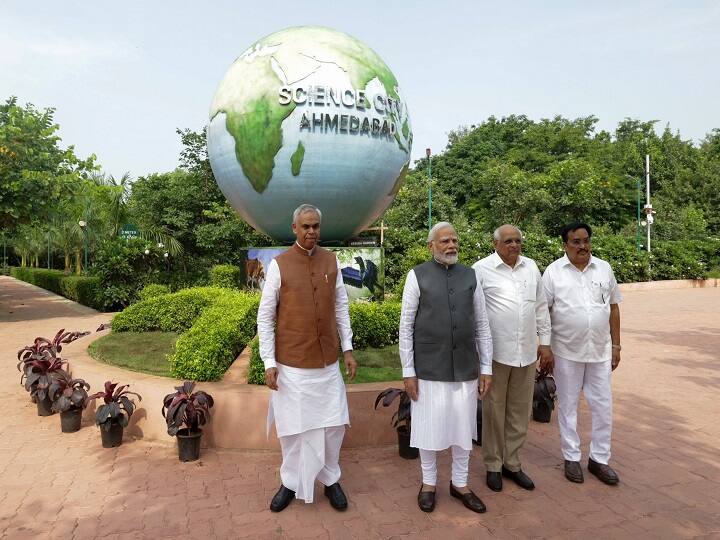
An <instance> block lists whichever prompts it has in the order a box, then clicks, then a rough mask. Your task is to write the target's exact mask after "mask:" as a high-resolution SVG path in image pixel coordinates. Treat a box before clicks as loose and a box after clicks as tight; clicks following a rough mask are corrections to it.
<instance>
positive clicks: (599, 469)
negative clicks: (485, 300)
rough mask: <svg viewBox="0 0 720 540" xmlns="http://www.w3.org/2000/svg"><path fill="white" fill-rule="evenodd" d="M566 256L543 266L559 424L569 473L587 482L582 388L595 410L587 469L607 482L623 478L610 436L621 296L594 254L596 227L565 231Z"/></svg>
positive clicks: (605, 266)
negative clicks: (580, 419) (580, 424)
mask: <svg viewBox="0 0 720 540" xmlns="http://www.w3.org/2000/svg"><path fill="white" fill-rule="evenodd" d="M561 236H562V240H563V247H564V248H565V256H563V257H562V258H560V259H558V260H556V261H555V262H553V263H552V264H550V265H549V266H548V267H547V268H546V269H545V274H544V275H543V286H544V289H545V294H546V296H547V300H548V305H549V307H550V319H551V321H552V339H551V342H550V344H551V346H552V350H553V353H554V355H555V370H554V373H555V383H556V385H557V395H558V405H559V411H558V423H559V425H560V438H561V447H562V453H563V457H564V458H565V476H566V477H567V479H568V480H570V481H571V482H577V483H580V482H582V481H583V473H582V469H581V467H580V459H581V456H582V454H581V451H580V437H579V436H578V434H577V407H578V401H579V399H580V390H582V391H583V394H584V395H585V400H586V401H587V403H588V405H589V406H590V412H591V414H592V440H591V442H590V456H589V460H588V471H590V473H592V474H594V475H595V476H597V477H598V478H599V479H600V480H601V481H602V482H604V483H606V484H608V485H615V484H617V483H618V481H619V478H618V475H617V473H616V472H615V471H614V470H613V469H612V468H611V467H610V466H609V465H608V462H609V461H610V440H611V435H612V392H611V372H612V370H614V369H615V368H617V367H618V364H619V363H620V308H619V306H618V304H619V303H620V302H622V295H621V294H620V290H619V289H618V284H617V281H616V280H615V275H614V274H613V271H612V268H610V265H609V264H608V263H607V262H605V261H603V260H601V259H598V258H597V257H593V256H592V253H591V245H590V238H591V237H592V229H591V228H590V226H589V225H587V224H585V223H571V224H570V225H567V226H565V227H564V228H563V230H562V233H561Z"/></svg>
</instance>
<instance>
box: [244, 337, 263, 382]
mask: <svg viewBox="0 0 720 540" xmlns="http://www.w3.org/2000/svg"><path fill="white" fill-rule="evenodd" d="M249 346H250V363H249V365H248V377H247V382H248V384H265V364H263V361H262V358H260V340H259V339H258V337H257V336H255V337H254V338H253V340H252V341H251V342H250V345H249Z"/></svg>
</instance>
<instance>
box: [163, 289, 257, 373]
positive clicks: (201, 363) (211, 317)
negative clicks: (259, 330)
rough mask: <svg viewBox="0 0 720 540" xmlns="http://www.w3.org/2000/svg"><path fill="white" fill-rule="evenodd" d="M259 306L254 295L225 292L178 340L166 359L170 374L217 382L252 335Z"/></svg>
mask: <svg viewBox="0 0 720 540" xmlns="http://www.w3.org/2000/svg"><path fill="white" fill-rule="evenodd" d="M176 294H179V293H176ZM163 298H164V297H163ZM259 304H260V296H259V295H257V294H246V293H241V292H239V291H228V290H225V292H224V294H222V295H220V296H219V297H218V299H217V301H216V302H215V303H214V304H213V305H212V306H210V307H208V308H207V309H205V310H204V311H203V313H202V315H201V316H200V317H199V318H198V320H197V321H196V322H195V324H193V325H192V328H190V330H188V331H187V332H186V333H185V334H183V335H182V336H180V339H178V341H177V343H176V344H175V354H173V355H171V356H170V357H169V359H170V366H171V369H172V373H173V375H174V376H175V377H178V378H180V379H192V380H195V381H216V380H218V379H220V378H221V377H222V376H223V374H224V373H225V371H226V370H227V368H228V366H230V364H231V363H232V362H233V360H234V359H235V358H236V357H237V355H238V354H239V353H240V351H242V350H243V348H245V346H246V345H247V343H248V342H249V341H250V340H251V339H252V338H253V336H254V335H255V320H256V319H257V310H258V305H259Z"/></svg>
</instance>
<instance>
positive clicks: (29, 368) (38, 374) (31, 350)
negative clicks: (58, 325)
mask: <svg viewBox="0 0 720 540" xmlns="http://www.w3.org/2000/svg"><path fill="white" fill-rule="evenodd" d="M89 333H90V332H65V329H64V328H62V329H60V330H58V332H57V333H56V334H55V337H54V338H53V339H52V340H49V339H47V338H44V337H36V338H35V341H34V342H33V344H32V345H29V346H27V347H23V348H22V349H20V350H19V351H18V353H17V358H18V364H17V368H18V371H20V373H21V374H22V375H21V376H20V384H23V385H24V386H25V389H26V390H28V392H30V399H31V400H32V401H33V403H36V402H37V403H38V414H39V415H40V416H49V415H51V414H52V410H51V408H50V406H51V403H50V399H49V396H48V394H47V390H48V388H49V387H50V383H51V382H52V380H53V378H54V376H55V373H57V371H58V370H59V369H62V367H63V365H64V364H67V362H64V361H63V360H62V359H61V358H60V356H59V353H60V352H61V351H62V344H63V343H71V342H73V341H75V340H76V339H78V338H81V337H83V336H86V335H88V334H89ZM38 396H40V398H41V399H40V401H38Z"/></svg>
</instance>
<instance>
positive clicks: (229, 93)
mask: <svg viewBox="0 0 720 540" xmlns="http://www.w3.org/2000/svg"><path fill="white" fill-rule="evenodd" d="M411 147H412V129H411V125H410V118H409V115H408V112H407V107H406V105H405V102H404V100H403V98H402V94H401V91H400V88H399V85H398V81H397V79H396V78H395V76H394V75H393V73H392V72H391V71H390V69H389V68H388V67H387V65H386V64H385V63H384V62H383V60H382V59H381V58H380V57H379V56H378V55H377V53H375V52H374V51H373V50H372V49H370V48H369V47H367V46H366V45H365V44H363V43H362V42H360V41H359V40H357V39H356V38H353V37H351V36H349V35H347V34H344V33H342V32H338V31H336V30H331V29H328V28H320V27H295V28H288V29H286V30H282V31H280V32H276V33H274V34H271V35H269V36H267V37H265V38H263V39H261V40H259V41H258V42H256V43H255V44H253V45H252V46H251V47H250V48H248V49H247V50H246V51H245V52H243V53H242V54H241V55H240V56H239V57H238V58H237V59H236V60H235V62H234V63H233V64H232V66H231V67H230V69H229V70H228V72H227V73H226V75H225V77H224V78H223V80H222V82H221V83H220V85H219V87H218V89H217V92H216V94H215V97H214V99H213V102H212V105H211V109H210V125H209V127H208V152H209V155H210V161H211V165H212V167H213V172H214V174H215V178H216V180H217V182H218V185H219V186H220V189H221V190H222V191H223V193H224V194H225V195H226V197H227V198H228V200H229V202H230V203H231V205H232V206H233V207H234V208H235V210H236V211H238V213H239V214H240V215H241V216H242V217H243V218H244V219H245V220H246V221H248V223H250V224H251V225H252V226H253V227H255V228H256V229H258V230H260V231H262V232H265V233H266V234H268V235H270V236H271V237H273V238H275V239H277V240H290V239H291V238H292V232H291V230H290V215H291V213H292V211H293V210H294V208H295V207H297V206H298V205H299V204H301V203H311V204H315V205H317V206H318V207H320V208H321V210H322V211H323V238H324V239H325V240H342V239H344V238H347V237H349V236H351V235H353V234H356V233H357V232H359V231H360V230H362V229H363V228H365V227H367V226H368V225H369V224H370V223H372V222H373V221H374V220H376V219H377V218H378V217H379V216H380V215H381V214H382V212H383V211H384V210H385V209H386V208H387V207H388V206H389V204H390V203H391V202H392V200H393V198H394V196H395V194H396V193H397V191H398V190H399V188H400V186H401V184H402V180H403V178H404V176H405V173H406V172H407V169H408V166H409V163H410V151H411Z"/></svg>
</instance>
